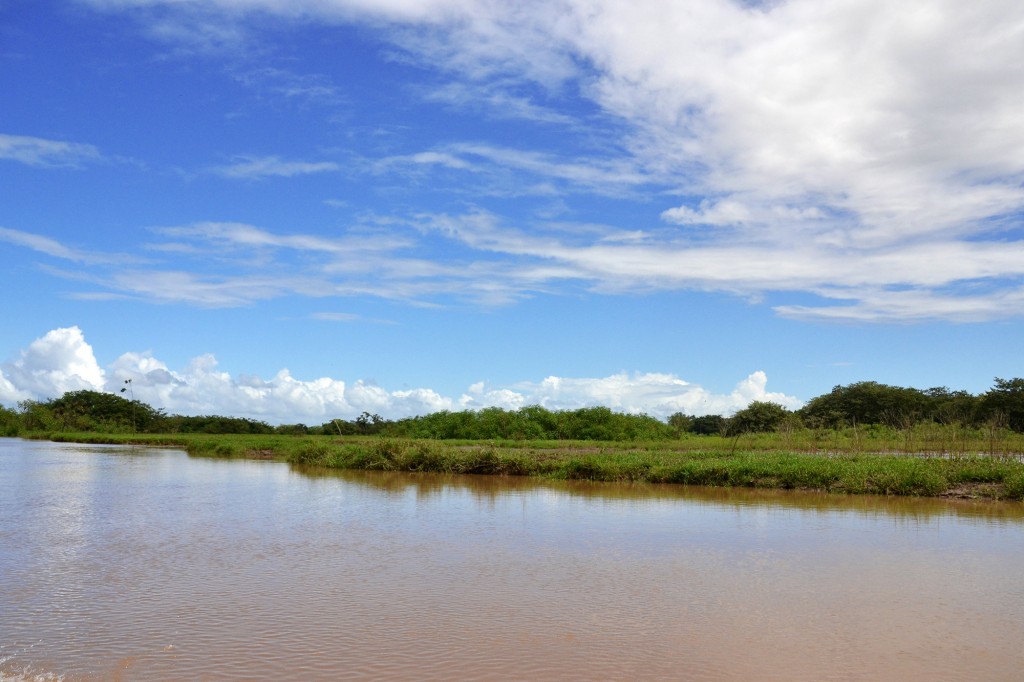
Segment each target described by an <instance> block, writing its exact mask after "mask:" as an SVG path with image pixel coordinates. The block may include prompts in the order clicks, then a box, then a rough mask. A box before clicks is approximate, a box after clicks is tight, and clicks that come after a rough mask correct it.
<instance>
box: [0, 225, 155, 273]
mask: <svg viewBox="0 0 1024 682" xmlns="http://www.w3.org/2000/svg"><path fill="white" fill-rule="evenodd" d="M0 242H7V243H9V244H15V245H17V246H23V247H26V248H28V249H31V250H33V251H36V252H37V253H42V254H45V255H47V256H52V257H54V258H60V259H62V260H68V261H72V262H75V263H83V264H91V265H100V264H127V263H139V262H142V261H143V259H141V258H139V257H137V256H132V255H129V254H122V253H99V252H94V251H85V250H82V249H77V248H74V247H71V246H68V245H66V244H62V243H61V242H59V241H57V240H56V239H52V238H50V237H47V236H44V235H40V234H35V233H32V232H23V231H21V230H12V229H10V228H7V227H0Z"/></svg>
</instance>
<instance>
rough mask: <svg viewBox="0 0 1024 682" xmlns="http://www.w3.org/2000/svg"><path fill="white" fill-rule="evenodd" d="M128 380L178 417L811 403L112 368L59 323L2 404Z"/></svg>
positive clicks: (611, 385) (130, 365)
mask: <svg viewBox="0 0 1024 682" xmlns="http://www.w3.org/2000/svg"><path fill="white" fill-rule="evenodd" d="M128 379H130V380H131V382H132V392H133V394H134V396H135V398H136V399H138V400H141V401H142V402H145V403H147V404H149V405H152V406H153V407H156V408H161V409H163V410H165V411H166V412H168V413H170V414H189V415H197V414H218V415H225V416H240V417H248V418H254V419H260V420H265V421H268V422H270V423H297V422H302V423H306V424H319V423H322V422H325V421H328V420H330V419H335V418H343V419H353V418H355V417H357V416H359V415H360V414H361V413H362V412H364V411H366V412H370V413H374V414H380V415H381V416H383V417H386V418H398V417H406V416H412V415H421V414H429V413H432V412H438V411H441V410H462V409H481V408H484V407H502V408H505V409H512V410H514V409H518V408H520V407H523V406H525V405H543V406H545V407H547V408H549V409H552V410H564V409H575V408H579V407H589V406H597V405H601V406H606V407H610V408H612V409H614V410H617V411H623V412H631V413H640V412H643V413H646V414H650V415H652V416H656V417H661V418H665V417H668V416H669V415H671V414H672V413H674V412H686V413H689V414H698V415H700V414H730V413H732V412H735V411H736V410H739V409H742V408H744V407H746V406H747V405H748V404H749V403H750V402H751V401H754V400H765V401H772V402H777V403H779V404H781V405H784V406H786V407H789V408H797V407H799V406H800V405H801V404H802V403H801V401H800V400H799V399H797V398H794V397H792V396H787V395H785V394H783V393H774V392H769V391H767V390H766V384H767V377H766V376H765V374H764V373H763V372H754V373H753V374H751V375H750V376H749V377H747V378H746V379H744V380H742V381H740V382H739V383H738V384H737V386H736V388H735V389H734V390H733V391H731V392H730V393H728V394H715V393H712V392H710V391H708V390H706V389H704V388H702V387H701V386H697V385H695V384H691V383H688V382H686V381H683V380H682V379H680V378H678V377H676V376H674V375H671V374H657V373H635V374H626V373H622V374H616V375H612V376H609V377H603V378H566V377H555V376H552V377H548V378H546V379H544V380H542V381H539V382H522V383H518V384H515V385H512V386H499V387H489V386H487V385H486V384H485V383H483V382H478V383H475V384H473V385H471V386H469V387H468V388H467V390H466V391H465V392H464V393H463V394H462V395H460V396H459V397H458V398H451V397H447V396H444V395H442V394H441V393H439V392H437V391H435V390H434V389H431V388H427V387H421V388H414V389H403V390H388V389H386V388H384V387H381V386H378V385H376V384H373V383H369V382H366V381H362V380H356V381H352V382H348V381H344V380H341V379H335V378H331V377H320V378H316V379H311V380H302V379H297V378H295V377H293V376H292V375H291V373H290V372H289V371H288V370H287V369H282V370H280V371H279V372H278V373H277V374H275V375H274V376H273V377H271V378H270V379H262V378H260V377H257V376H242V375H239V376H232V375H230V374H229V373H227V372H223V371H221V370H219V369H218V363H217V359H216V358H215V357H214V356H213V355H210V354H205V355H200V356H197V357H195V358H193V359H192V360H191V361H190V362H189V363H188V364H187V365H186V366H185V367H184V368H181V369H177V370H176V369H172V368H170V367H168V366H167V365H166V364H165V363H163V362H162V361H160V360H159V359H157V358H154V357H153V356H152V354H151V353H146V352H142V353H138V352H127V353H124V354H122V355H121V356H120V357H118V358H117V359H116V360H115V361H114V362H113V363H111V364H110V365H109V366H108V367H107V368H106V369H103V368H101V367H100V366H99V365H98V363H97V361H96V357H95V355H94V354H93V349H92V347H91V346H90V345H89V344H88V343H87V342H86V341H85V338H84V336H83V334H82V331H81V330H80V329H79V328H78V327H67V328H61V329H54V330H53V331H51V332H49V333H47V334H46V335H44V336H42V337H41V338H39V339H36V340H35V341H33V342H32V343H31V344H30V345H29V347H28V349H26V350H24V351H22V352H21V354H20V357H19V358H18V359H17V360H15V361H13V362H10V363H6V364H4V365H2V366H0V403H4V404H14V403H15V402H17V401H20V400H25V399H35V400H47V399H51V398H56V397H59V396H60V395H62V394H63V393H64V392H65V391H74V390H83V389H87V390H95V391H102V390H106V391H109V392H114V393H116V392H119V391H120V389H121V388H123V387H124V383H125V381H126V380H128Z"/></svg>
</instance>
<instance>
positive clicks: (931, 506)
mask: <svg viewBox="0 0 1024 682" xmlns="http://www.w3.org/2000/svg"><path fill="white" fill-rule="evenodd" d="M292 469H293V470H294V471H296V472H297V473H300V474H302V475H303V476H308V477H310V478H313V479H317V478H327V479H338V480H341V481H345V482H346V483H353V484H357V485H362V486H367V487H369V488H373V489H375V490H380V491H383V492H387V493H393V494H400V495H404V494H409V493H412V494H415V496H416V497H417V498H422V499H428V498H430V497H431V496H433V495H444V494H445V493H446V492H450V491H452V490H458V491H464V492H467V493H469V494H471V495H473V496H475V497H477V498H479V499H481V500H488V499H489V500H494V499H497V498H499V497H505V496H508V495H513V494H528V493H558V494H565V495H571V496H574V497H583V498H585V499H590V500H609V501H610V500H634V501H649V502H653V501H678V502H686V503H692V504H709V505H716V506H723V505H724V506H733V507H743V508H747V507H764V506H771V507H783V508H789V509H799V510H805V511H815V510H817V511H828V512H833V511H848V512H861V513H865V514H870V515H879V514H881V515H888V516H909V517H914V518H919V519H921V520H924V519H927V518H929V517H934V516H950V515H952V516H963V517H967V518H979V519H991V520H999V519H1005V520H1008V521H1014V520H1016V521H1024V504H1022V503H1020V502H992V501H989V500H962V499H945V498H917V497H897V496H882V495H841V494H835V493H823V492H813V491H800V490H765V489H757V488H724V487H704V486H680V485H671V484H647V483H603V482H594V481H549V480H540V479H532V478H524V477H517V476H472V475H454V474H432V473H415V474H409V473H405V472H396V471H347V470H338V469H325V468H317V467H304V466H293V467H292Z"/></svg>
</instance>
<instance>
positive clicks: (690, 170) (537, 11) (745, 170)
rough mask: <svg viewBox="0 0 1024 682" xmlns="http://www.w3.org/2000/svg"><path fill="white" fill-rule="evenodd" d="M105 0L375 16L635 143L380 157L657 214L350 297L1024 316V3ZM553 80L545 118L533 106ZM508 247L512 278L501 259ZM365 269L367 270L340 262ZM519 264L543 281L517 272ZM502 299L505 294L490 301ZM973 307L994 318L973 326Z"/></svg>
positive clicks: (472, 74)
mask: <svg viewBox="0 0 1024 682" xmlns="http://www.w3.org/2000/svg"><path fill="white" fill-rule="evenodd" d="M91 4H93V5H94V6H96V7H103V8H107V9H110V10H126V9H128V8H131V9H133V10H137V9H139V8H149V9H150V10H155V11H152V12H144V13H142V15H144V16H145V17H147V19H148V20H149V21H150V22H151V28H153V29H154V30H156V28H158V27H163V28H164V29H166V32H165V34H164V39H167V40H172V41H173V40H181V39H182V38H181V33H180V31H179V32H178V33H175V32H174V31H172V30H170V29H168V28H167V27H168V26H179V27H180V26H190V25H201V26H205V27H214V26H215V27H220V30H221V32H222V33H223V34H225V35H228V36H231V35H236V36H237V35H240V34H244V33H245V32H246V31H253V32H254V35H255V34H256V33H257V32H258V31H259V30H260V29H259V26H260V25H261V23H263V22H260V21H250V19H252V18H254V17H256V16H258V15H261V14H262V15H266V14H270V15H274V16H276V17H278V18H283V19H287V20H295V25H296V26H300V25H303V24H306V23H308V22H315V23H319V24H327V25H338V24H346V23H357V24H362V25H369V26H372V27H373V28H374V29H375V32H374V34H373V35H375V36H378V37H381V38H382V39H383V40H386V41H390V42H391V43H392V44H393V45H394V46H395V49H396V50H401V51H402V55H403V56H404V58H406V59H409V60H415V61H416V62H417V63H418V64H419V65H426V66H427V67H430V68H433V69H434V75H435V76H436V78H440V79H442V80H448V81H449V83H448V84H445V83H441V84H439V86H438V87H437V88H436V94H434V95H432V97H434V98H435V99H437V98H439V99H443V100H446V101H452V102H458V103H459V104H460V105H466V106H468V103H470V102H475V103H476V104H477V105H479V106H480V107H483V108H493V107H494V106H503V107H505V110H506V111H507V112H509V114H510V115H519V116H521V117H522V118H524V119H526V120H538V119H544V118H545V117H544V112H546V111H548V109H552V111H553V112H556V115H554V116H550V117H547V118H546V124H545V125H548V124H550V125H555V126H565V127H566V128H575V126H576V121H578V119H579V118H580V116H579V115H578V113H573V114H571V115H570V113H569V112H578V111H579V107H576V106H574V105H575V104H578V101H577V96H579V97H582V98H584V99H586V100H589V104H590V105H591V106H596V110H597V112H598V113H599V115H597V116H594V117H592V119H591V120H590V121H588V124H593V125H595V126H599V127H598V128H597V129H596V130H595V133H596V134H594V135H592V136H591V137H592V139H597V138H599V137H600V136H601V135H605V136H607V137H611V138H614V139H615V141H616V143H617V144H609V145H604V146H602V145H598V144H594V145H593V146H592V147H591V148H590V149H591V151H590V152H589V156H584V155H579V156H573V157H563V156H559V155H558V154H556V153H551V152H549V151H547V150H545V151H544V152H541V151H537V150H530V149H522V148H511V147H510V146H509V147H504V146H500V145H498V144H494V143H484V142H481V143H474V144H469V143H462V144H447V145H444V146H439V147H435V148H432V149H431V148H428V149H427V151H423V152H421V153H420V154H414V155H406V156H401V157H391V158H388V159H385V160H384V162H382V163H380V164H377V165H376V166H375V170H377V171H379V170H380V168H388V167H391V168H396V169H397V168H400V167H401V166H405V167H410V166H415V167H419V168H421V169H422V168H430V169H440V168H446V169H449V170H452V171H455V172H458V171H461V170H471V171H474V175H475V176H480V178H481V179H480V180H479V183H482V184H484V185H485V187H484V189H485V190H486V191H491V192H492V194H491V195H490V196H496V194H494V193H493V192H496V191H497V188H500V187H503V186H504V187H506V188H512V189H511V190H509V189H506V190H505V191H506V192H509V191H511V192H512V193H515V194H518V195H526V194H530V193H533V194H537V193H538V192H543V193H551V194H565V190H566V188H571V189H573V190H574V191H585V192H590V193H594V194H600V195H602V196H619V197H622V196H635V194H634V193H635V192H639V191H644V192H645V193H646V199H647V204H648V205H650V213H649V214H644V213H642V212H637V213H636V216H637V217H636V218H634V219H633V221H632V223H631V224H624V225H620V226H619V228H620V230H621V232H622V233H624V234H626V233H635V232H636V231H643V232H644V233H645V234H647V235H649V236H648V239H647V240H645V242H644V243H643V244H642V245H629V244H621V245H616V244H614V243H613V242H611V241H608V240H607V237H609V236H614V235H608V234H606V235H602V236H601V238H600V239H603V240H604V241H600V242H596V243H593V244H582V243H579V240H577V242H575V243H573V244H565V243H559V242H557V241H553V240H552V239H551V238H549V237H537V236H536V232H537V230H538V225H537V224H515V225H509V224H508V223H512V222H513V221H511V220H507V219H500V218H499V219H496V220H495V221H494V222H496V223H497V225H498V226H499V228H500V229H498V228H495V229H491V230H490V231H489V232H486V233H485V232H483V231H481V230H480V229H475V230H468V229H460V230H449V231H448V232H446V234H448V235H449V236H452V237H453V238H458V239H460V240H462V241H463V242H464V243H465V244H466V245H468V246H470V247H471V248H473V249H477V250H478V251H484V252H486V254H485V255H486V256H488V257H489V258H490V262H488V263H486V264H485V263H481V262H476V263H473V264H472V265H473V266H474V267H475V270H474V269H473V268H469V269H466V272H467V273H470V274H472V273H476V274H477V275H478V277H477V279H475V280H474V283H475V289H474V287H472V286H465V283H466V281H467V280H468V279H469V275H467V276H464V277H458V276H456V275H454V274H453V270H454V269H447V270H446V268H445V267H444V266H438V265H436V264H431V263H428V262H427V260H428V259H427V258H423V259H420V260H419V261H412V260H411V259H410V260H406V261H404V262H402V263H401V264H402V265H403V266H415V267H417V268H419V269H420V271H425V270H427V269H430V267H431V266H433V270H434V271H435V273H436V274H434V275H432V276H431V277H432V281H431V282H430V285H429V286H422V285H423V284H424V282H423V280H419V281H417V282H416V285H417V286H415V287H413V286H410V282H409V280H407V279H406V280H403V281H400V282H396V283H392V282H389V281H388V275H390V274H393V273H396V272H399V271H402V272H405V271H407V268H399V267H393V268H391V267H386V266H385V267H383V268H381V277H380V278H379V281H378V282H377V283H375V286H368V285H367V283H366V282H365V281H362V280H359V281H348V280H345V281H343V282H341V283H340V284H339V285H338V286H337V287H336V290H338V291H346V292H351V291H359V292H365V291H368V290H369V291H379V292H385V294H384V295H387V296H397V297H401V296H402V295H403V293H402V292H403V291H409V290H412V289H416V290H417V291H419V292H421V293H422V294H423V295H426V296H429V295H430V294H431V293H432V292H445V293H449V292H452V291H453V290H454V289H455V288H461V289H462V290H464V291H474V290H475V291H477V292H480V300H485V301H490V302H494V301H498V302H508V301H514V300H517V299H518V298H521V297H522V296H524V295H528V294H529V293H530V292H532V291H534V290H536V288H537V287H539V286H541V285H542V283H543V282H542V279H543V277H544V276H547V277H549V279H547V280H546V282H555V281H562V280H564V279H567V278H569V279H579V280H583V281H586V282H588V283H589V284H590V285H591V286H593V287H594V288H595V289H597V290H600V291H607V292H614V291H622V290H631V289H632V290H636V289H646V288H652V287H653V288H689V289H697V290H719V291H729V292H733V293H736V294H738V295H742V296H745V297H751V298H756V297H759V296H762V295H763V294H765V293H766V292H773V291H801V292H810V293H815V294H817V295H819V296H821V297H822V298H825V299H833V301H832V302H826V303H825V304H824V305H822V306H819V307H818V310H819V312H817V313H815V311H814V310H813V309H812V307H811V306H805V307H803V308H795V307H780V308H778V310H779V312H780V313H782V314H785V315H788V316H791V317H801V318H805V317H818V318H819V319H837V318H843V319H858V320H862V321H879V320H880V321H890V320H893V319H909V320H914V319H947V320H965V319H972V320H981V319H994V318H999V317H1007V316H1019V315H1021V314H1022V313H1021V308H1020V306H1007V305H1003V304H1004V303H1005V302H1007V301H1012V300H1015V297H1016V295H1017V294H1016V292H1017V291H1018V290H1019V289H1020V287H1021V283H1022V282H1024V266H1022V265H1021V263H1024V260H1021V259H1019V255H1020V252H1021V251H1022V244H1024V242H1022V241H1021V237H1020V227H1021V221H1022V215H1024V118H1022V117H1021V115H1020V112H1021V111H1024V36H1022V26H1024V4H1022V3H1020V2H1019V1H1018V0H987V1H986V2H973V3H972V2H962V0H904V1H902V2H892V1H891V0H834V1H833V2H828V3H822V2H819V1H818V0H783V1H780V2H766V3H744V2H737V1H736V0H674V1H671V2H670V1H667V0H561V1H559V2H547V1H544V0H525V1H523V2H514V3H500V2H490V1H488V0H430V1H428V2H417V1H414V0H380V1H378V0H374V1H372V2H371V1H370V0H211V2H208V3H192V2H178V1H177V0H91ZM277 25H280V24H277ZM285 25H286V24H285ZM198 33H202V32H198ZM215 33H216V32H215V31H213V30H212V29H211V30H210V32H209V35H214V34H215ZM218 40H220V41H221V42H222V43H224V44H229V43H230V42H231V40H230V39H228V38H224V39H220V38H218ZM270 75H271V78H272V79H274V78H276V79H277V80H281V78H280V77H279V76H280V74H273V73H271V74H270ZM285 81H287V82H290V83H293V84H295V83H297V85H296V87H297V88H298V89H297V90H296V92H297V93H298V92H302V91H303V90H302V88H303V87H306V88H307V89H308V88H312V89H313V90H316V89H317V88H320V87H329V84H326V83H325V82H323V81H321V80H318V79H316V78H314V79H313V80H308V79H307V80H304V81H301V80H300V81H295V78H293V77H291V76H288V77H287V78H285ZM282 82H284V81H282ZM431 85H433V83H431ZM425 89H426V88H424V90H425ZM538 92H542V93H544V95H543V97H542V99H543V101H544V104H545V106H544V107H543V108H540V107H538V105H535V104H534V103H533V101H532V100H530V99H528V98H525V97H524V95H523V93H538ZM566 93H572V95H571V96H568V95H566ZM328 94H329V93H328ZM282 96H285V97H290V96H292V95H290V94H288V93H287V92H284V94H283V95H282ZM424 97H428V98H429V97H431V96H428V95H424ZM517 110H518V111H519V112H520V113H519V114H516V112H517ZM562 116H567V117H568V118H569V119H570V121H563V120H561V117H562ZM7 139H8V140H10V139H16V140H22V141H23V142H21V143H18V144H20V145H21V146H22V147H23V148H25V149H27V150H29V151H25V152H19V153H20V154H24V155H25V156H24V158H23V159H22V160H24V161H25V162H26V163H45V162H46V161H45V160H46V159H47V158H50V159H54V161H51V163H61V161H56V160H59V159H67V158H70V157H74V156H75V154H76V153H77V154H78V156H79V157H86V156H88V155H89V154H90V153H91V152H90V150H91V148H88V147H81V148H80V147H75V146H71V147H60V146H59V145H65V144H66V143H50V146H48V145H47V144H41V142H42V143H46V142H47V141H39V140H37V138H10V137H9V136H8V138H7ZM25 140H28V142H24V141H25ZM10 144H11V143H10V142H9V141H8V145H10ZM18 144H15V145H14V146H15V147H17V146H18ZM53 144H56V145H58V146H57V147H53V146H52V145H53ZM622 148H625V151H623V150H622ZM47 149H52V151H46V150H47ZM75 149H78V151H77V152H75V151H74V150H75ZM92 151H94V150H92ZM9 153H13V152H9ZM65 162H66V161H65ZM331 170H336V169H335V168H334V167H332V164H331V162H309V161H284V160H281V159H278V158H276V157H254V158H247V159H243V160H241V162H240V163H238V164H235V165H234V166H228V167H225V168H222V169H220V172H222V173H227V174H231V175H233V176H235V177H251V178H254V177H266V176H269V175H281V176H287V175H298V174H304V173H310V172H327V171H331ZM502 173H505V174H506V175H501V174H502ZM506 181H507V182H506ZM477 189H478V188H477V187H476V186H474V187H472V188H470V189H468V191H469V192H475V191H476V190H477ZM679 197H685V200H684V199H682V198H679ZM659 216H660V218H661V221H662V222H661V224H660V225H659V224H657V222H656V217H659ZM478 218H479V214H478V213H473V214H471V215H469V216H468V218H467V217H465V216H464V217H462V218H457V219H453V220H449V221H448V222H449V224H451V223H455V222H460V221H461V222H463V223H465V222H466V221H467V220H477V219H478ZM417 220H419V218H417ZM421 222H423V221H421ZM434 222H435V223H437V224H439V223H441V222H444V221H442V220H435V221H434ZM707 228H714V229H707ZM498 258H500V259H502V262H501V267H496V266H495V265H494V263H493V261H494V260H495V259H498ZM481 260H486V259H484V258H481ZM395 263H399V261H398V260H397V259H396V260H394V261H391V264H395ZM540 263H543V264H545V265H552V266H553V267H550V268H547V269H543V268H541V267H540V265H539V264H540ZM385 265H387V264H385ZM459 265H460V266H465V265H466V264H465V263H462V264H459ZM355 266H356V264H355V263H354V262H352V261H349V262H347V263H343V264H340V265H339V266H338V267H337V268H336V272H339V271H342V270H345V269H346V268H349V269H351V268H354V267H355ZM523 271H530V272H531V273H532V274H533V275H534V276H533V277H529V278H524V277H522V276H520V275H519V274H517V273H519V272H523ZM555 273H557V274H555ZM979 281H980V282H981V283H982V284H984V285H985V286H984V287H982V289H983V290H984V292H985V293H983V294H979V293H977V292H978V290H979V288H978V287H977V285H978V284H979ZM456 282H457V283H458V285H457V287H453V286H452V285H453V283H456ZM908 288H909V289H911V290H912V291H910V292H907V291H906V290H907V289H908ZM485 289H489V290H490V291H492V292H495V291H496V292H497V293H492V294H490V295H484V293H483V292H484V291H485ZM215 298H216V297H215ZM218 300H224V301H226V302H228V303H227V304H230V301H232V300H234V299H233V298H232V297H230V296H229V297H225V298H223V299H218ZM836 302H838V303H839V304H840V305H835V303H836ZM915 304H919V305H921V306H924V308H915ZM968 306H973V307H974V309H975V310H976V311H984V314H975V315H973V316H971V315H968V314H967V313H965V312H964V310H965V309H966V308H967V307H968ZM922 310H923V311H924V314H922ZM900 316H903V317H900Z"/></svg>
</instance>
